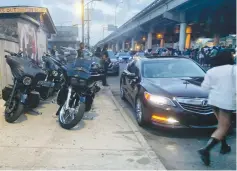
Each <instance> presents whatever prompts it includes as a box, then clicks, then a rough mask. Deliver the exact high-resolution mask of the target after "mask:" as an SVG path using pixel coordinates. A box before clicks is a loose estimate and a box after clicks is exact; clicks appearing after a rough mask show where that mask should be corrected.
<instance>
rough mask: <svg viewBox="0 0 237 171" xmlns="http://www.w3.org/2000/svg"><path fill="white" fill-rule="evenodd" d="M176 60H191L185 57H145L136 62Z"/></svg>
mask: <svg viewBox="0 0 237 171" xmlns="http://www.w3.org/2000/svg"><path fill="white" fill-rule="evenodd" d="M174 59H190V58H188V57H185V56H149V57H147V56H145V58H144V57H143V58H139V57H138V58H136V59H135V60H140V61H141V62H143V61H158V60H174Z"/></svg>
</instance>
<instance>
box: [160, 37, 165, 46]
mask: <svg viewBox="0 0 237 171" xmlns="http://www.w3.org/2000/svg"><path fill="white" fill-rule="evenodd" d="M164 46H165V39H164V38H162V39H160V47H164Z"/></svg>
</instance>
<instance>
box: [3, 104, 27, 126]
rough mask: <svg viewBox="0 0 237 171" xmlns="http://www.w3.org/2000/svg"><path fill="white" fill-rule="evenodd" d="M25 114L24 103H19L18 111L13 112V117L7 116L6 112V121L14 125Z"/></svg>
mask: <svg viewBox="0 0 237 171" xmlns="http://www.w3.org/2000/svg"><path fill="white" fill-rule="evenodd" d="M23 112H24V105H23V104H22V103H19V104H18V105H17V107H16V110H15V111H13V114H12V115H10V113H9V114H6V112H5V120H6V121H7V122H8V123H13V122H15V121H16V120H17V119H18V118H19V117H20V116H21V114H23Z"/></svg>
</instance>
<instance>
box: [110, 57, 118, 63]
mask: <svg viewBox="0 0 237 171" xmlns="http://www.w3.org/2000/svg"><path fill="white" fill-rule="evenodd" d="M110 61H111V62H118V59H113V58H112V59H111V58H110Z"/></svg>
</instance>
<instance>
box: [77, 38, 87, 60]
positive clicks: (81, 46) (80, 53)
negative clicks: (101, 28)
mask: <svg viewBox="0 0 237 171" xmlns="http://www.w3.org/2000/svg"><path fill="white" fill-rule="evenodd" d="M84 48H85V45H84V43H83V42H81V43H80V47H79V49H78V50H77V57H78V58H84V53H83V50H84Z"/></svg>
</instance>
